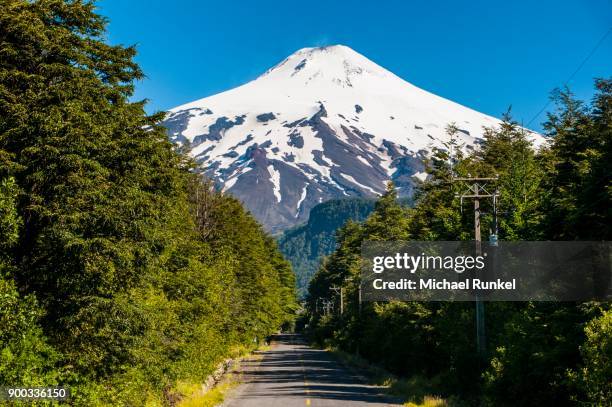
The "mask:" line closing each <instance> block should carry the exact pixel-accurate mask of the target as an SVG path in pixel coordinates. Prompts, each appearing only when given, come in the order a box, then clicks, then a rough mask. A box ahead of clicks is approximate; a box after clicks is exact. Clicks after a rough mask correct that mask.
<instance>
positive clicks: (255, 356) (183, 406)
mask: <svg viewBox="0 0 612 407" xmlns="http://www.w3.org/2000/svg"><path fill="white" fill-rule="evenodd" d="M267 350H270V346H269V345H261V346H259V347H257V348H247V347H245V346H239V347H235V348H233V349H232V350H231V351H230V357H231V358H232V359H244V358H247V357H248V358H249V359H250V360H259V359H261V358H262V357H263V355H262V354H261V353H262V352H265V351H267ZM239 367H240V361H238V362H237V363H236V364H235V365H234V366H233V367H232V368H231V369H230V370H229V371H228V372H227V373H233V372H236V371H237V370H238V369H239ZM227 373H226V374H225V375H224V376H223V378H222V379H221V381H220V383H218V384H217V385H216V386H214V387H213V388H211V389H209V390H207V391H205V390H203V389H202V385H201V384H199V383H185V382H179V383H177V385H176V391H177V393H179V394H182V395H184V396H183V398H182V399H181V400H180V401H179V402H178V404H177V407H214V406H218V405H219V404H221V403H223V400H224V399H225V396H226V395H227V393H228V392H229V391H230V390H232V389H233V388H235V387H237V386H238V385H239V384H240V383H241V381H240V375H235V374H227Z"/></svg>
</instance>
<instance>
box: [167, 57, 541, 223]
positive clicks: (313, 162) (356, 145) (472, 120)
mask: <svg viewBox="0 0 612 407" xmlns="http://www.w3.org/2000/svg"><path fill="white" fill-rule="evenodd" d="M451 122H454V123H455V124H456V126H457V127H458V128H459V133H458V136H457V140H456V141H457V142H458V143H459V144H461V145H464V148H466V149H471V148H475V147H476V145H477V144H478V142H479V140H481V139H482V134H483V129H482V128H483V126H488V127H490V126H495V125H497V124H498V123H499V120H498V119H496V118H494V117H491V116H487V115H485V114H482V113H479V112H477V111H475V110H472V109H470V108H467V107H465V106H462V105H459V104H457V103H455V102H452V101H450V100H447V99H444V98H442V97H439V96H436V95H434V94H432V93H429V92H427V91H425V90H422V89H420V88H418V87H416V86H414V85H412V84H410V83H408V82H406V81H405V80H403V79H401V78H399V77H398V76H396V75H394V74H393V73H391V72H389V71H388V70H386V69H384V68H383V67H381V66H379V65H377V64H376V63H374V62H372V61H370V60H369V59H367V58H366V57H364V56H363V55H361V54H359V53H357V52H355V51H354V50H352V49H351V48H348V47H346V46H343V45H335V46H329V47H321V48H304V49H301V50H299V51H297V52H295V53H294V54H292V55H290V56H289V57H288V58H286V59H285V60H284V61H282V62H281V63H279V64H278V65H276V66H274V67H273V68H271V69H269V70H268V71H266V72H265V73H264V74H263V75H261V76H259V77H258V78H257V79H255V80H253V81H251V82H249V83H246V84H244V85H242V86H239V87H237V88H234V89H231V90H229V91H226V92H223V93H220V94H217V95H213V96H210V97H206V98H204V99H200V100H196V101H194V102H191V103H187V104H185V105H182V106H179V107H176V108H173V109H171V110H170V111H169V113H168V115H167V116H166V119H165V120H164V122H163V123H162V124H163V125H164V126H165V127H166V128H167V129H168V135H169V137H170V139H171V140H172V141H173V142H174V143H177V144H179V145H181V146H183V147H184V148H186V149H187V150H188V151H189V153H190V154H191V156H192V157H194V159H195V160H196V161H197V163H198V165H199V168H200V169H201V171H202V173H203V174H205V175H207V176H208V177H210V178H212V179H213V180H214V181H215V182H216V184H217V185H218V186H219V187H220V188H222V189H223V190H224V191H228V192H230V193H232V194H233V195H235V196H236V197H237V198H239V199H240V200H241V201H242V202H243V203H244V204H245V205H246V206H247V208H248V209H249V210H250V211H251V212H252V213H253V214H254V215H255V217H256V218H257V219H258V220H259V221H260V222H262V223H263V224H264V226H265V227H266V228H267V229H268V230H269V231H271V232H279V231H282V230H284V229H286V228H288V227H291V226H293V225H295V224H298V223H303V222H305V221H306V220H307V219H308V214H309V212H310V209H311V208H312V207H314V206H315V205H317V204H318V203H320V202H323V201H327V200H329V199H335V198H342V197H374V196H376V195H378V194H380V193H382V192H383V191H384V189H385V184H386V182H387V181H388V180H393V181H394V182H395V183H396V185H397V186H398V189H399V194H400V196H410V195H411V194H412V192H413V189H414V186H415V185H416V183H417V182H418V181H419V180H423V179H424V178H425V172H424V165H423V159H424V158H426V157H427V156H428V154H430V153H431V151H432V149H434V148H446V146H445V145H446V143H448V141H449V136H448V135H447V134H446V133H445V127H446V126H447V125H448V124H449V123H451ZM529 137H530V139H533V140H535V141H537V142H538V143H539V142H541V140H542V137H541V136H539V135H538V134H536V133H533V132H530V133H529Z"/></svg>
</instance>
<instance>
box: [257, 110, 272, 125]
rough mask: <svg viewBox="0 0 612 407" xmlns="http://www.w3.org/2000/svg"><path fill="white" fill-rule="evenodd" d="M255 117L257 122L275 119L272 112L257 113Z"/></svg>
mask: <svg viewBox="0 0 612 407" xmlns="http://www.w3.org/2000/svg"><path fill="white" fill-rule="evenodd" d="M255 118H256V119H257V121H258V122H260V123H265V122H269V121H270V120H274V119H276V116H275V115H274V113H272V112H270V113H262V114H259V115H257V116H256V117H255Z"/></svg>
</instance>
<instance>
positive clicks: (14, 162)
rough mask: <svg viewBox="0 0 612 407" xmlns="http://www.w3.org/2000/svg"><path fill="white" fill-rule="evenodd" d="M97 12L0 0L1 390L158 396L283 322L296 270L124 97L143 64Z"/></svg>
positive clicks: (55, 1) (116, 400)
mask: <svg viewBox="0 0 612 407" xmlns="http://www.w3.org/2000/svg"><path fill="white" fill-rule="evenodd" d="M105 25H106V21H105V20H104V19H103V18H102V17H100V16H99V15H97V14H96V13H95V9H94V5H92V4H90V3H89V2H81V1H60V0H47V1H26V0H0V236H1V239H0V356H1V359H0V386H45V387H49V386H54V385H63V386H67V387H70V388H71V389H72V403H73V404H74V405H87V406H90V405H113V406H115V405H144V404H147V403H150V405H161V404H162V403H168V402H169V400H176V399H177V398H178V397H180V394H179V392H178V391H177V388H178V387H179V385H180V384H185V383H186V384H197V383H201V382H202V381H203V380H204V379H205V378H206V377H207V376H208V375H209V374H210V373H211V371H212V370H213V369H214V368H215V366H216V365H217V364H218V363H219V361H221V360H222V359H224V358H226V357H228V356H229V355H231V354H233V353H234V352H236V350H237V349H238V348H251V347H252V346H253V345H254V344H256V343H257V342H260V341H262V340H263V339H264V338H265V337H266V336H267V335H269V334H270V333H273V332H275V331H276V330H278V329H279V327H281V326H282V325H283V324H290V323H291V321H292V316H293V314H294V311H295V307H296V301H295V292H294V291H295V289H294V277H293V273H292V270H291V267H290V265H289V263H288V262H286V261H285V260H284V259H283V257H282V255H281V254H280V252H279V251H278V249H277V246H276V242H275V241H274V240H273V239H272V238H271V237H269V236H267V235H266V234H265V233H264V232H263V230H262V228H261V227H260V225H259V224H258V223H257V222H256V221H255V219H254V218H253V217H252V216H251V215H249V214H248V213H247V212H245V210H244V209H243V208H242V206H241V204H240V203H239V202H238V201H237V200H236V199H234V198H232V197H230V196H226V195H222V194H220V193H217V192H215V191H214V190H213V189H212V186H211V184H210V183H208V182H207V181H204V180H202V179H201V178H199V177H198V176H196V175H193V173H192V172H191V171H190V169H191V162H190V161H189V160H187V159H186V158H185V157H183V156H181V155H180V154H178V153H177V152H176V151H175V150H174V149H173V147H172V145H171V144H170V142H169V141H168V140H167V138H166V132H165V129H163V128H160V127H159V126H158V125H157V124H156V123H158V122H159V120H160V119H161V118H162V116H161V115H153V116H148V115H147V114H145V112H144V109H143V107H144V104H145V102H144V101H143V102H137V103H132V102H130V101H129V100H128V99H129V97H130V96H131V95H132V93H133V90H134V81H135V80H138V79H140V78H142V77H143V75H144V74H143V72H142V71H141V70H140V68H139V67H138V65H137V64H136V63H135V62H134V59H133V58H134V55H135V53H136V51H135V49H134V48H133V47H123V46H112V45H108V44H107V43H106V42H105V41H104V38H105V35H106V34H105Z"/></svg>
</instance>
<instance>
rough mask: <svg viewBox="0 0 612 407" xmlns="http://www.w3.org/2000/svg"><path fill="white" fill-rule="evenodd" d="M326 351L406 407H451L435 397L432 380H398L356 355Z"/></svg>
mask: <svg viewBox="0 0 612 407" xmlns="http://www.w3.org/2000/svg"><path fill="white" fill-rule="evenodd" d="M328 351H330V352H331V353H332V354H333V355H334V356H335V357H336V358H337V359H338V360H340V362H342V363H343V364H344V365H346V366H348V367H349V368H352V369H353V370H357V371H358V372H360V373H362V374H363V375H364V376H366V381H367V382H368V383H370V384H373V385H376V386H381V387H383V388H384V389H385V390H386V392H387V393H388V394H390V395H392V396H394V397H397V398H399V399H401V400H402V403H403V405H404V406H406V407H450V406H451V403H449V401H448V400H445V399H443V398H441V397H439V396H436V395H435V394H436V393H437V391H436V387H437V386H436V385H435V383H434V382H433V381H432V380H427V379H425V378H423V377H421V376H413V377H411V378H399V377H397V376H395V375H393V374H391V373H389V372H388V371H386V370H385V369H383V368H381V367H380V366H376V365H373V364H372V363H370V362H368V361H367V360H365V359H363V358H361V357H359V356H357V355H354V354H351V353H346V352H343V351H341V350H338V349H335V348H328Z"/></svg>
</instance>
